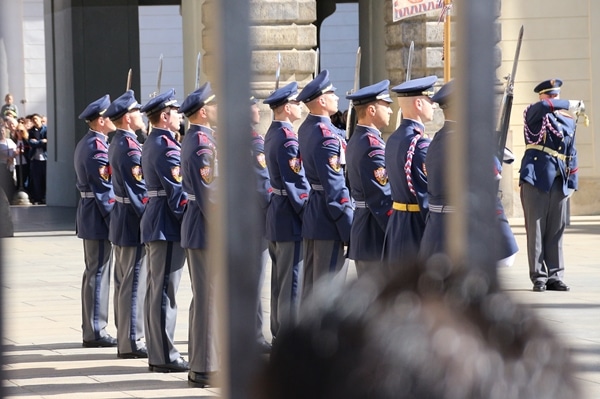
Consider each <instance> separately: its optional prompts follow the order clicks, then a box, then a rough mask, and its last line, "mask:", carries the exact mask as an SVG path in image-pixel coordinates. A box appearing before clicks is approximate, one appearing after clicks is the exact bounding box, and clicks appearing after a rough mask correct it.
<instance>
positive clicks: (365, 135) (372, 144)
mask: <svg viewBox="0 0 600 399" xmlns="http://www.w3.org/2000/svg"><path fill="white" fill-rule="evenodd" d="M389 85H390V81H389V80H382V81H381V82H378V83H375V84H373V85H370V86H366V87H363V88H362V89H360V90H357V91H356V92H355V93H352V94H351V95H348V96H346V98H347V99H349V100H350V101H352V104H353V107H354V110H355V112H356V117H357V124H356V127H355V128H354V133H353V134H352V137H350V140H349V141H348V147H347V148H346V155H347V161H348V164H347V171H348V182H349V186H350V193H351V194H352V198H353V199H354V204H355V211H354V220H353V221H352V229H351V231H350V242H351V243H352V245H350V248H349V251H348V252H349V253H348V255H349V257H350V259H353V260H354V263H355V265H356V272H357V274H358V275H359V276H361V275H363V274H364V273H365V272H366V271H367V270H369V269H375V268H380V267H381V252H382V251H383V241H384V237H385V230H386V227H387V223H388V220H389V217H390V214H391V213H392V197H391V193H390V184H389V182H388V175H387V171H386V164H385V142H384V141H383V137H382V136H381V131H380V130H379V129H382V128H384V127H386V126H388V125H389V123H390V115H391V114H392V109H391V108H390V104H391V103H392V102H393V101H392V99H391V98H390V94H389V91H388V87H389Z"/></svg>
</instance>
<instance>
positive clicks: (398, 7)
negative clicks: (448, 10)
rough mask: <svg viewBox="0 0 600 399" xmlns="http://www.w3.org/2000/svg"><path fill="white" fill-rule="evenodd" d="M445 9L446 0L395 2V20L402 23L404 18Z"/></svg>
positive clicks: (406, 0)
mask: <svg viewBox="0 0 600 399" xmlns="http://www.w3.org/2000/svg"><path fill="white" fill-rule="evenodd" d="M443 7H444V0H394V1H393V10H392V11H393V20H394V22H396V21H400V20H401V19H404V18H409V17H414V16H415V15H420V14H425V13H426V12H429V11H433V10H438V9H441V8H443Z"/></svg>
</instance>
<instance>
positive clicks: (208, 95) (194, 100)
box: [179, 82, 216, 116]
mask: <svg viewBox="0 0 600 399" xmlns="http://www.w3.org/2000/svg"><path fill="white" fill-rule="evenodd" d="M215 98H216V96H215V94H214V93H213V91H212V89H211V87H210V82H206V83H204V84H203V85H202V86H200V87H198V88H197V89H196V90H194V91H193V92H191V93H190V94H189V95H188V96H187V97H186V98H185V100H183V103H182V104H181V107H179V112H180V113H182V114H184V115H185V116H191V115H193V114H194V113H195V112H196V111H198V110H199V109H200V108H202V107H204V106H205V105H206V104H208V103H210V102H211V101H214V100H215Z"/></svg>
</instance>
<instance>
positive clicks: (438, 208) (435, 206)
mask: <svg viewBox="0 0 600 399" xmlns="http://www.w3.org/2000/svg"><path fill="white" fill-rule="evenodd" d="M453 90H454V81H450V82H448V83H446V84H445V85H444V86H442V88H441V89H440V90H439V91H438V92H437V93H436V94H435V95H434V96H433V97H432V100H433V101H435V102H436V103H437V104H438V105H439V106H440V108H441V109H442V110H443V111H444V117H445V122H444V126H443V127H442V128H441V129H440V131H438V132H437V133H436V134H435V136H434V137H433V140H432V141H431V144H430V145H429V150H428V151H427V158H426V159H425V164H426V165H427V192H428V197H429V217H428V219H427V225H426V226H425V232H424V234H423V240H422V241H421V250H420V252H419V255H420V256H421V257H422V258H423V259H427V258H429V257H430V256H432V255H434V254H436V253H445V252H447V248H446V241H447V240H446V234H447V232H446V223H447V216H448V214H449V213H451V212H453V211H454V208H453V207H452V206H451V205H450V204H449V199H448V195H449V194H448V186H447V184H446V183H447V181H448V179H447V177H446V173H447V162H448V161H449V154H450V152H449V148H450V140H453V136H454V134H453V133H454V131H455V130H456V109H455V107H453V106H452V105H453V103H452V93H453ZM494 161H495V171H494V176H495V178H496V179H499V178H500V172H501V169H500V166H501V164H500V161H499V160H498V159H497V158H496V157H494ZM496 216H497V224H496V225H495V226H494V228H495V229H496V233H497V234H496V237H497V240H496V244H497V247H496V248H495V249H496V250H497V253H496V255H497V264H498V265H501V266H509V265H510V262H511V258H512V257H513V255H514V254H516V252H517V251H518V247H517V243H516V240H515V237H514V234H513V232H512V230H511V228H510V225H509V224H508V220H507V219H506V215H505V214H504V207H503V206H502V202H501V201H500V198H499V197H497V199H496Z"/></svg>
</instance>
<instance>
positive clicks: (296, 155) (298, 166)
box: [265, 121, 310, 241]
mask: <svg viewBox="0 0 600 399" xmlns="http://www.w3.org/2000/svg"><path fill="white" fill-rule="evenodd" d="M265 158H266V162H267V168H268V169H269V175H270V177H271V185H272V186H273V188H274V189H275V191H276V193H275V194H274V195H273V198H272V199H271V203H270V204H269V208H268V209H267V226H266V227H267V229H266V237H267V240H270V241H301V240H302V214H303V211H304V207H305V205H306V201H307V200H308V193H309V191H310V186H309V185H308V181H307V180H306V176H305V175H304V167H303V166H302V161H301V159H300V152H299V150H298V136H297V135H296V133H295V132H294V128H293V126H292V124H291V123H287V122H280V121H273V122H272V123H271V126H270V127H269V130H267V134H266V135H265ZM282 193H285V195H281V194H282Z"/></svg>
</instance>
